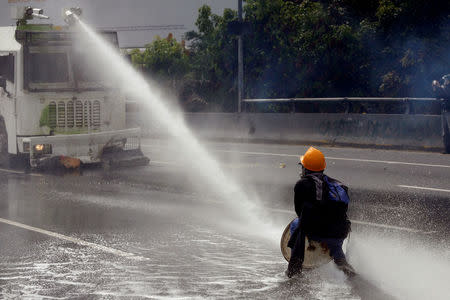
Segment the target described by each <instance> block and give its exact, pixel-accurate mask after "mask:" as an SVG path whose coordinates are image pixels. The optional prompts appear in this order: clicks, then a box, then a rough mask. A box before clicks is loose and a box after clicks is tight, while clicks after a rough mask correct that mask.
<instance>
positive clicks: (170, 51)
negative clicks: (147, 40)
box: [131, 34, 190, 81]
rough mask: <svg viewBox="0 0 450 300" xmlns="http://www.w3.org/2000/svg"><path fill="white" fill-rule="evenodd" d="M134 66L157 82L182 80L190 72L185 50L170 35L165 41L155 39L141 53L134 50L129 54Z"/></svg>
mask: <svg viewBox="0 0 450 300" xmlns="http://www.w3.org/2000/svg"><path fill="white" fill-rule="evenodd" d="M131 59H132V62H133V64H134V65H137V66H138V67H140V68H141V69H143V70H145V71H146V72H148V73H149V74H150V75H151V76H153V77H156V79H159V80H168V79H170V80H174V81H178V80H180V79H182V78H183V77H184V76H185V75H186V74H187V73H188V72H189V70H190V66H189V60H188V55H187V52H186V50H185V49H184V46H183V45H182V44H181V43H178V42H177V41H176V39H174V38H173V37H172V35H171V34H169V36H168V37H167V38H165V39H162V38H160V37H157V38H156V39H155V40H154V41H153V42H152V43H151V44H148V45H147V46H146V49H145V50H144V51H143V52H141V51H140V50H138V49H135V50H133V51H132V52H131Z"/></svg>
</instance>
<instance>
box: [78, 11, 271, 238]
mask: <svg viewBox="0 0 450 300" xmlns="http://www.w3.org/2000/svg"><path fill="white" fill-rule="evenodd" d="M74 18H76V20H77V21H78V22H77V23H78V24H79V26H80V27H81V28H82V30H83V31H84V32H85V33H86V34H87V37H88V41H87V42H88V43H89V44H92V46H93V47H91V49H90V53H89V54H90V55H92V57H93V59H95V63H96V65H100V66H101V68H102V76H105V77H106V78H107V79H108V81H110V82H115V83H116V85H117V88H119V89H120V90H121V91H122V92H123V93H124V94H126V95H127V96H129V97H130V98H132V99H135V100H137V101H139V102H140V103H139V104H141V105H144V106H146V108H148V111H150V112H151V114H152V117H153V118H154V119H156V120H158V121H159V122H160V123H161V124H163V125H164V126H165V127H166V128H167V131H168V132H169V134H170V135H171V136H173V137H175V138H176V139H177V141H178V142H179V143H180V144H181V145H182V147H183V149H182V155H183V157H185V161H186V162H187V163H190V167H191V168H192V169H193V170H192V175H193V176H197V177H199V178H200V179H202V180H203V181H204V183H205V185H208V186H209V187H210V190H213V191H217V192H218V195H217V196H218V197H221V198H222V199H223V200H224V201H225V202H226V204H228V205H229V206H230V207H231V208H233V209H234V211H235V212H236V214H237V215H240V217H242V219H244V220H245V221H246V223H247V224H246V226H249V227H253V228H258V230H255V231H254V232H255V234H261V235H263V236H264V237H266V238H274V239H278V232H276V231H275V230H274V228H273V227H272V226H270V225H268V223H267V219H266V218H262V215H263V214H264V212H263V210H262V209H259V206H258V205H257V201H256V199H251V198H250V197H249V196H248V194H247V193H245V192H244V191H243V189H242V188H241V187H240V186H239V185H238V184H237V183H236V182H235V181H234V180H232V179H231V178H229V177H228V176H226V174H225V173H224V172H223V169H222V168H221V167H220V166H219V164H218V162H217V161H216V160H214V159H213V158H212V157H211V155H210V154H209V153H208V152H207V151H206V149H205V148H204V147H203V146H202V145H201V144H200V142H199V141H198V139H197V138H196V137H195V136H194V135H193V134H192V132H191V131H190V130H189V129H188V127H187V126H186V124H185V122H184V119H183V116H182V114H181V113H176V111H175V110H174V109H171V108H170V107H169V106H168V104H167V101H166V102H165V101H164V99H163V97H162V93H161V91H160V90H159V89H158V88H156V87H155V86H152V85H151V84H150V83H149V82H147V80H145V79H144V78H143V76H142V75H141V74H139V72H137V71H136V70H135V69H134V68H133V67H132V66H131V65H130V64H129V63H128V62H127V61H126V60H124V59H123V58H122V57H121V56H120V55H119V53H118V52H117V49H114V48H113V47H111V46H110V45H109V44H108V42H107V41H105V40H103V39H102V37H100V36H99V35H98V34H96V33H95V32H94V31H93V30H92V29H90V28H89V27H88V26H87V25H86V24H84V23H83V22H82V21H81V20H80V19H79V18H78V17H77V16H76V15H74ZM82 39H83V37H82ZM219 193H220V194H219ZM258 212H259V213H258Z"/></svg>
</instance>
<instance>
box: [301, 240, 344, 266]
mask: <svg viewBox="0 0 450 300" xmlns="http://www.w3.org/2000/svg"><path fill="white" fill-rule="evenodd" d="M310 239H311V240H313V241H317V242H319V243H325V244H327V246H328V249H330V256H331V257H332V258H333V260H337V259H345V254H344V251H343V250H342V244H343V243H344V239H338V238H320V237H316V236H311V237H310Z"/></svg>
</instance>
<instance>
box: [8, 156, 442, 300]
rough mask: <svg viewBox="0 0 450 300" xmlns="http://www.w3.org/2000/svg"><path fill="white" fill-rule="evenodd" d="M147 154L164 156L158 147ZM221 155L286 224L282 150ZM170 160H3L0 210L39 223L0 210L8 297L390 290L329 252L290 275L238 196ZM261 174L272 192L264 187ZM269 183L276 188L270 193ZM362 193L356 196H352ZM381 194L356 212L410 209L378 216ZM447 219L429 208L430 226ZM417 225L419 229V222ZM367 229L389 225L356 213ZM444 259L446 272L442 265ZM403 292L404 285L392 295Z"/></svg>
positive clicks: (357, 231)
mask: <svg viewBox="0 0 450 300" xmlns="http://www.w3.org/2000/svg"><path fill="white" fill-rule="evenodd" d="M148 155H149V156H150V157H153V158H155V159H156V158H159V159H160V161H165V160H167V157H164V156H163V154H158V153H157V152H154V153H148ZM158 155H159V156H158ZM221 160H222V161H223V162H224V167H227V168H229V170H230V172H231V173H232V174H234V175H235V176H236V178H239V179H240V180H241V182H243V184H247V185H248V186H249V189H254V190H256V191H258V190H259V192H260V194H259V195H260V198H261V202H262V203H261V205H263V206H265V207H271V208H273V210H271V214H272V215H273V220H272V221H273V222H274V226H278V227H279V228H280V235H281V231H282V229H283V228H284V226H285V224H286V223H287V221H288V220H290V218H292V214H289V213H287V212H288V211H289V210H291V209H292V204H291V198H290V196H291V195H290V194H289V193H290V192H291V190H290V185H291V184H292V182H295V180H296V177H295V173H296V172H297V171H296V170H295V171H292V170H289V169H288V172H287V173H285V174H284V175H283V173H281V172H285V171H286V170H284V169H280V168H279V167H278V166H279V162H278V161H277V163H276V164H275V163H274V162H272V161H267V162H266V163H265V164H264V163H262V162H261V160H260V161H259V162H258V164H259V165H260V166H261V168H262V169H261V168H259V167H255V161H253V160H252V158H239V159H237V158H236V157H233V160H232V161H230V158H229V157H225V158H223V157H222V158H221ZM236 165H240V166H241V167H240V168H235V167H234V166H236ZM272 165H274V166H276V168H274V167H272ZM177 166H178V164H177V163H175V164H151V165H150V166H148V167H140V168H136V169H132V170H130V169H124V170H115V171H112V172H108V173H104V172H103V171H102V170H100V169H93V170H87V171H85V172H84V173H83V174H82V175H81V176H76V175H70V174H66V175H65V176H55V175H51V174H42V176H30V175H29V174H16V173H9V172H2V171H0V173H1V177H0V195H1V198H0V199H1V200H0V218H1V219H2V220H9V221H14V222H17V223H19V224H23V225H26V226H31V227H32V228H34V229H37V230H31V227H30V228H29V229H27V228H26V227H19V226H17V224H16V225H14V224H8V223H6V222H0V257H1V261H0V294H1V295H2V296H4V297H5V298H13V297H25V298H26V297H30V298H34V297H48V298H71V297H80V298H85V297H91V298H110V297H119V296H132V297H136V298H141V297H142V298H146V297H147V298H158V299H160V298H167V299H173V298H214V299H217V298H251V299H261V298H266V299H283V298H294V297H299V298H303V299H360V298H363V299H370V298H372V299H385V298H386V297H388V296H387V295H386V294H384V292H383V291H381V290H379V289H377V288H376V287H375V285H378V284H376V283H375V282H372V281H370V282H369V281H367V282H366V281H364V280H363V279H357V280H354V281H348V280H347V279H346V278H345V276H344V275H343V274H342V273H340V271H338V270H337V269H336V268H335V267H334V265H333V264H329V265H326V266H324V267H322V268H319V269H316V270H313V271H310V272H306V273H304V274H303V275H302V276H301V277H300V278H296V279H293V280H288V279H287V278H286V277H285V275H284V270H285V268H286V262H285V261H284V259H283V257H282V256H281V253H280V250H279V245H278V241H277V240H276V239H274V238H272V237H268V238H267V239H262V238H260V237H258V236H257V235H253V234H251V232H252V231H257V230H258V228H246V223H245V220H244V221H243V220H242V219H239V218H237V217H236V216H235V209H236V208H234V209H233V208H230V207H229V206H227V204H226V203H223V202H222V201H221V200H220V199H218V197H215V196H214V191H205V190H204V189H202V187H201V183H198V182H195V178H193V177H192V174H190V173H189V170H183V168H179V167H177ZM242 166H244V167H242ZM245 166H247V167H245ZM288 168H289V167H288ZM261 170H265V171H263V172H261ZM267 170H270V173H271V174H272V175H267V174H266V175H262V173H264V172H267V173H269V171H267ZM332 171H333V170H332ZM447 172H448V171H447ZM280 174H281V175H280ZM293 174H294V175H293ZM275 175H277V176H275ZM278 175H280V176H281V178H280V176H278ZM264 184H266V185H268V186H270V187H271V190H272V192H270V191H268V190H269V189H267V190H266V189H263V188H261V185H264ZM360 188H361V190H363V188H364V187H360ZM446 188H448V187H446ZM284 190H287V192H282V191H284ZM280 191H281V192H280ZM372 192H373V191H372ZM275 193H279V194H278V195H279V198H278V199H276V201H275V200H274V199H275V198H274V197H275ZM264 194H265V195H264ZM442 197H445V196H442ZM400 198H401V197H400ZM439 199H440V198H439V197H438V198H434V199H433V200H432V201H433V203H437V204H436V205H437V206H436V207H438V208H439V207H440V206H439V205H442V204H441V201H440V200H439ZM397 201H400V200H397ZM363 204H364V202H359V201H355V205H356V206H358V205H359V206H358V207H364V205H363ZM377 205H380V206H383V205H382V203H381V202H380V203H375V204H374V206H371V207H367V208H366V209H365V210H361V211H358V212H355V213H353V216H351V217H353V218H355V217H358V218H359V220H361V221H367V222H376V223H379V224H382V223H383V221H386V220H387V221H390V220H392V219H394V215H395V214H399V213H404V214H405V216H406V215H407V214H409V209H411V208H410V207H403V206H401V205H400V206H398V207H397V208H395V205H396V204H395V201H394V205H393V206H392V207H391V209H390V210H388V213H386V214H385V215H384V216H383V217H381V218H378V219H376V218H375V215H377V214H379V212H380V211H383V210H378V212H377V209H376V206H377ZM277 210H278V212H277ZM434 213H435V212H433V214H434ZM406 219H407V217H406ZM445 222H446V220H445V219H444V220H435V224H437V225H436V226H438V225H439V224H441V223H445ZM384 223H387V224H390V225H392V226H394V225H402V226H405V227H408V228H409V227H412V225H414V224H411V223H407V222H406V221H405V220H403V223H402V222H400V223H389V222H384ZM359 226H362V227H359ZM278 227H277V228H278ZM416 228H417V229H422V228H421V226H419V225H418V226H417V227H416ZM39 230H41V231H39ZM367 230H369V231H370V230H378V231H377V232H379V233H380V230H381V233H380V234H382V233H383V230H388V229H386V228H384V229H383V228H381V229H380V228H375V229H374V228H371V227H370V226H369V227H367V226H363V225H355V227H354V237H353V239H354V240H355V241H356V243H355V247H354V248H355V249H363V248H364V247H366V248H367V247H370V246H368V245H367V244H363V245H361V244H360V243H361V240H362V238H364V236H365V234H364V232H365V231H367ZM44 231H45V232H44ZM249 231H250V233H249ZM437 231H438V232H440V231H439V228H437ZM389 234H391V235H392V236H393V237H394V238H396V237H398V236H401V237H405V236H407V237H408V236H409V237H410V236H412V235H415V236H417V233H416V232H414V233H410V232H406V233H405V232H401V231H399V232H396V231H395V230H394V232H392V231H389ZM423 236H424V237H423V239H424V240H426V241H429V242H430V243H436V244H439V243H440V244H439V245H440V246H441V248H444V249H445V248H446V247H447V248H446V249H448V247H449V241H448V238H447V237H445V236H444V238H443V239H442V235H440V236H439V238H436V234H435V233H434V234H432V235H428V234H424V235H423ZM437 240H439V241H438V242H436V241H437ZM350 244H352V242H351V243H350ZM364 249H365V248H364ZM371 250H372V249H369V248H367V250H365V251H367V252H369V251H371ZM373 250H374V251H375V250H376V249H373ZM121 253H122V254H123V255H122V254H121ZM444 253H445V251H444ZM444 258H445V257H444ZM360 260H363V258H361V256H358V255H356V256H355V258H354V260H353V262H354V263H356V267H358V266H366V265H367V266H366V267H367V269H369V268H373V266H372V265H373V264H376V263H374V262H367V261H360ZM444 261H445V260H444ZM445 267H446V266H444V269H443V270H442V272H441V274H444V275H446V274H448V272H449V271H448V270H447V269H445ZM362 273H364V272H362ZM364 275H367V278H368V277H370V276H371V274H369V273H368V274H364ZM441 292H442V291H441ZM401 295H402V294H401V291H400V292H399V294H397V295H396V296H400V298H401ZM439 295H441V294H437V297H436V299H439Z"/></svg>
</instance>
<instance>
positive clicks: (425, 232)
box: [268, 208, 437, 234]
mask: <svg viewBox="0 0 450 300" xmlns="http://www.w3.org/2000/svg"><path fill="white" fill-rule="evenodd" d="M268 209H269V210H271V211H274V212H280V213H286V214H290V215H293V216H295V213H294V212H293V211H291V210H286V209H278V208H268ZM350 221H351V222H352V223H355V224H360V225H366V226H372V227H380V228H387V229H394V230H400V231H407V232H411V233H422V234H432V233H436V232H437V231H423V230H419V229H413V228H408V227H400V226H394V225H386V224H379V223H373V222H365V221H358V220H350Z"/></svg>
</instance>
